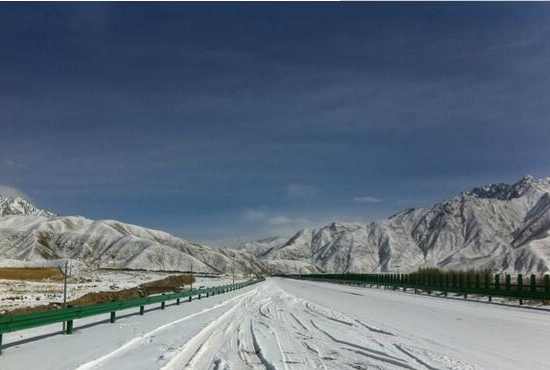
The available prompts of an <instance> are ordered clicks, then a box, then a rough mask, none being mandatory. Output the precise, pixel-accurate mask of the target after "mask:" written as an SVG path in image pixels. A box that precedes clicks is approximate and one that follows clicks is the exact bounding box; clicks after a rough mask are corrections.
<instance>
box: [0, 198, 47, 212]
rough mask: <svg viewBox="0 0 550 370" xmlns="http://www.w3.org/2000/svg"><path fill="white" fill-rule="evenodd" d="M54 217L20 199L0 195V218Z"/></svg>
mask: <svg viewBox="0 0 550 370" xmlns="http://www.w3.org/2000/svg"><path fill="white" fill-rule="evenodd" d="M10 215H19V216H30V215H33V216H45V217H48V216H54V214H53V213H51V212H49V211H46V210H43V209H38V208H36V207H35V206H34V205H33V204H32V203H30V202H28V201H27V200H25V199H23V198H21V197H4V196H2V195H1V194H0V216H10Z"/></svg>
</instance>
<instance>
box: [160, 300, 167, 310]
mask: <svg viewBox="0 0 550 370" xmlns="http://www.w3.org/2000/svg"><path fill="white" fill-rule="evenodd" d="M165 306H166V302H164V301H162V302H160V309H161V310H164V307H165Z"/></svg>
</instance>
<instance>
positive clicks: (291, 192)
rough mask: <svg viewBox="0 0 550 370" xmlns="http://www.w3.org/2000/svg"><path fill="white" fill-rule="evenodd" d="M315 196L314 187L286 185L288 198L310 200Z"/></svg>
mask: <svg viewBox="0 0 550 370" xmlns="http://www.w3.org/2000/svg"><path fill="white" fill-rule="evenodd" d="M314 194H315V187H314V186H311V185H304V184H288V185H287V187H286V196H287V197H288V198H310V197H311V196H313V195H314Z"/></svg>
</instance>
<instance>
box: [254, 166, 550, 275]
mask: <svg viewBox="0 0 550 370" xmlns="http://www.w3.org/2000/svg"><path fill="white" fill-rule="evenodd" d="M260 259H261V260H264V261H269V260H281V259H284V260H290V261H302V262H309V263H312V264H313V265H315V266H317V267H319V268H320V269H321V270H323V271H325V272H334V273H342V272H410V271H414V270H416V269H418V268H421V267H438V268H443V269H466V268H475V269H484V270H492V271H495V272H514V273H530V272H536V273H547V272H550V178H542V179H536V178H534V177H533V176H529V175H527V176H525V177H523V178H522V179H520V180H519V181H517V182H516V183H513V184H504V183H500V184H488V185H485V186H481V187H475V188H473V189H472V190H470V191H467V192H463V193H460V194H459V195H457V196H454V197H450V198H447V199H444V200H443V201H441V202H437V203H434V204H431V205H429V206H427V207H421V208H416V209H406V210H404V211H401V212H398V213H396V214H394V215H392V216H390V217H389V218H385V219H380V220H377V221H373V222H370V223H367V224H357V223H353V224H352V223H341V222H332V223H331V224H328V225H325V226H323V227H320V228H316V229H304V230H300V231H298V232H297V233H296V234H295V235H294V236H292V237H291V238H290V239H289V240H288V241H287V242H286V243H284V244H282V245H279V246H278V247H276V248H272V249H270V250H268V251H267V252H266V253H265V254H264V255H262V256H260Z"/></svg>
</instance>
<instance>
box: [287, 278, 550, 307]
mask: <svg viewBox="0 0 550 370" xmlns="http://www.w3.org/2000/svg"><path fill="white" fill-rule="evenodd" d="M283 276H284V277H290V278H297V279H304V280H315V281H328V282H336V283H345V284H352V285H363V286H364V285H370V286H372V285H376V286H378V287H381V286H382V287H384V288H386V289H387V288H391V289H393V290H397V289H403V290H404V291H406V290H407V289H414V291H415V293H416V292H417V291H418V290H420V291H425V292H427V293H428V294H431V293H432V292H433V291H438V292H442V293H443V294H444V295H445V296H446V295H447V293H457V294H461V295H464V298H467V297H468V294H472V295H482V296H487V297H488V299H489V301H491V300H492V297H506V298H517V299H518V300H519V304H523V300H524V299H535V300H550V275H544V276H540V277H538V278H537V276H536V275H530V277H529V279H528V280H526V279H524V276H523V275H522V274H519V275H517V276H515V277H514V279H512V276H511V275H509V274H505V275H504V279H503V280H502V279H501V275H500V274H496V275H490V274H479V273H476V274H468V273H448V274H438V275H429V274H425V275H423V274H421V273H414V274H307V275H283ZM541 282H542V283H541Z"/></svg>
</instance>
